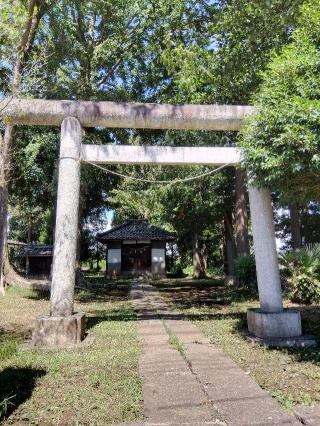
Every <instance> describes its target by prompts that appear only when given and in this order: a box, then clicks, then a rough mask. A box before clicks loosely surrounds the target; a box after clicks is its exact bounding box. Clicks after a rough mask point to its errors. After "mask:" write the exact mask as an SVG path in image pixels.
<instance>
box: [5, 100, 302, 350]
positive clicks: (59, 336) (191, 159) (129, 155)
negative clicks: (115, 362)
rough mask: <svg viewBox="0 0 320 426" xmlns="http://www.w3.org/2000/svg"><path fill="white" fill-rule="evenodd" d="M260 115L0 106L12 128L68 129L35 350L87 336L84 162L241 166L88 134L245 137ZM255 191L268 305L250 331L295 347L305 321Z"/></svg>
mask: <svg viewBox="0 0 320 426" xmlns="http://www.w3.org/2000/svg"><path fill="white" fill-rule="evenodd" d="M253 112H254V108H253V107H251V106H239V105H231V106H230V105H160V104H141V103H115V102H84V101H59V100H27V99H4V100H3V101H1V102H0V114H1V115H2V116H3V118H4V120H5V121H6V122H9V123H11V124H24V125H47V126H48V125H49V126H53V125H61V144H60V162H59V181H58V198H57V210H56V227H55V247H54V258H53V268H52V287H51V297H50V315H49V316H42V317H38V318H37V321H36V327H35V330H34V332H33V343H34V345H42V346H60V345H69V344H75V343H78V342H79V341H81V339H82V338H83V335H84V321H83V316H81V315H80V316H79V315H75V314H74V313H73V302H74V286H75V259H76V246H77V229H78V208H79V190H80V166H81V161H86V162H92V163H109V164H119V163H121V164H166V165H175V166H176V165H181V164H193V165H194V164H206V165H222V164H232V165H234V166H236V165H237V164H238V163H239V162H240V152H239V151H238V150H237V149H236V148H222V147H167V146H166V147H163V146H161V147H160V146H157V147H155V146H143V147H142V146H116V145H101V146H95V145H84V144H82V133H83V132H82V128H83V127H110V128H112V127H122V128H147V129H180V130H211V131H238V130H240V128H241V125H242V123H243V120H244V119H245V117H247V116H248V115H250V114H252V113H253ZM248 188H249V200H250V210H251V220H252V232H253V242H254V251H255V259H256V268H257V277H258V289H259V299H260V306H261V308H260V309H249V310H248V328H249V331H250V332H251V333H253V334H254V335H256V336H258V337H260V338H262V339H269V340H270V339H275V340H276V341H277V342H278V343H280V341H279V339H280V340H281V339H282V340H281V342H282V343H283V342H289V344H290V342H292V340H293V339H299V338H300V336H301V319H300V313H299V312H298V311H287V310H284V309H283V304H282V294H281V286H280V276H279V267H278V260H277V250H276V243H275V230H274V222H273V211H272V204H271V195H270V191H269V190H268V189H266V188H262V189H261V188H257V187H255V186H252V185H249V186H248ZM277 339H278V340H277ZM290 339H291V340H290Z"/></svg>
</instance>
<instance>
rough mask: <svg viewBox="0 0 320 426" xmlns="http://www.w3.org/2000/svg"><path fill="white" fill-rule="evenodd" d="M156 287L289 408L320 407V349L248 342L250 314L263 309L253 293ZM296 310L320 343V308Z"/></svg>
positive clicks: (196, 284)
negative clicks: (258, 307) (256, 309)
mask: <svg viewBox="0 0 320 426" xmlns="http://www.w3.org/2000/svg"><path fill="white" fill-rule="evenodd" d="M155 285H157V287H158V289H159V290H160V291H161V295H162V296H164V297H165V299H166V301H167V302H168V303H169V304H171V306H173V307H174V308H175V309H177V310H178V311H179V312H181V313H183V314H185V315H186V316H187V318H188V319H189V320H192V321H194V322H195V323H196V324H197V325H198V326H199V327H200V329H201V330H202V331H203V333H204V334H205V335H206V336H208V337H209V338H210V341H211V342H212V343H216V344H218V345H219V346H221V347H222V349H223V350H224V351H225V353H226V354H228V355H229V356H230V357H231V358H232V359H233V360H234V361H235V362H236V363H237V364H239V365H240V366H241V367H242V368H243V369H244V370H245V371H246V372H248V374H250V375H251V376H252V377H253V378H254V379H255V380H256V382H257V383H258V384H259V385H260V386H261V387H262V388H264V389H266V390H267V391H269V392H270V394H271V395H272V396H273V397H274V398H276V399H277V400H278V401H279V402H280V403H281V404H282V405H283V406H284V407H285V408H287V409H290V408H292V406H293V405H295V404H304V405H318V404H320V347H319V346H318V347H316V348H312V349H268V348H266V347H262V346H259V345H253V344H252V343H250V342H248V341H247V340H246V338H245V336H244V334H243V331H245V330H246V311H247V309H248V308H249V307H256V306H258V301H257V297H256V296H255V295H254V294H252V293H251V292H250V291H248V290H236V289H235V288H233V287H230V286H224V285H223V283H222V281H219V280H211V281H210V280H199V281H196V280H190V279H184V280H174V281H168V280H163V281H159V282H156V283H155ZM286 305H288V306H289V305H290V304H289V302H286ZM295 307H296V308H298V309H300V311H301V315H302V319H303V329H304V332H305V333H310V334H314V335H316V336H317V337H318V339H320V307H319V306H310V307H305V306H295Z"/></svg>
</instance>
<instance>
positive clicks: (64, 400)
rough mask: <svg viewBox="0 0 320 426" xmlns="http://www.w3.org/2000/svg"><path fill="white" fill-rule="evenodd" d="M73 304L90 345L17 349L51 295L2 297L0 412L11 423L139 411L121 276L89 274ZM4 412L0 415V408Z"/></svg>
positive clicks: (105, 418)
mask: <svg viewBox="0 0 320 426" xmlns="http://www.w3.org/2000/svg"><path fill="white" fill-rule="evenodd" d="M90 282H91V285H90V287H89V288H88V290H86V291H81V292H78V293H77V295H76V303H75V310H76V311H84V312H86V314H87V315H88V317H89V318H88V321H87V331H88V332H90V333H94V335H95V336H96V340H95V343H94V344H93V345H92V346H89V347H86V348H85V347H84V348H81V349H79V350H76V351H63V350H60V351H50V352H49V351H40V350H38V351H21V350H19V344H20V343H21V342H22V341H23V340H24V339H25V338H27V337H30V332H31V329H32V321H33V319H34V318H35V316H36V315H38V314H43V313H47V312H48V296H47V294H44V293H39V292H37V291H34V290H23V289H18V288H12V289H10V290H8V292H7V293H6V296H5V297H1V298H0V402H1V401H3V400H4V399H5V402H4V403H2V405H0V416H1V414H2V424H5V425H9V424H14V425H27V424H28V425H29V424H34V425H78V426H80V425H105V424H109V423H117V422H123V421H132V420H136V419H138V418H141V417H142V403H141V400H142V393H141V383H140V379H139V376H138V367H137V366H138V357H139V351H140V348H139V343H138V340H137V330H136V324H135V314H134V312H133V310H132V307H131V302H130V301H129V299H128V290H129V289H128V284H127V283H126V282H117V283H110V282H107V281H105V279H104V278H94V277H91V279H90ZM4 411H7V415H6V416H5V418H3V412H4Z"/></svg>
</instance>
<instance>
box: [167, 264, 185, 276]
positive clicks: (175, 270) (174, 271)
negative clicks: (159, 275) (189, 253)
mask: <svg viewBox="0 0 320 426" xmlns="http://www.w3.org/2000/svg"><path fill="white" fill-rule="evenodd" d="M169 275H170V276H171V277H172V278H182V277H184V273H183V268H182V265H181V262H180V261H179V260H177V261H176V262H175V263H174V264H173V265H172V266H171V268H170V269H169Z"/></svg>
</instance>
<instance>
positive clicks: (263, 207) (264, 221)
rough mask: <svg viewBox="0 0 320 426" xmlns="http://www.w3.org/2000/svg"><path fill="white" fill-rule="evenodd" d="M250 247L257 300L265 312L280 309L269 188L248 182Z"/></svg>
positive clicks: (278, 310)
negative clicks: (255, 273) (253, 262)
mask: <svg viewBox="0 0 320 426" xmlns="http://www.w3.org/2000/svg"><path fill="white" fill-rule="evenodd" d="M248 189H249V201H250V212H251V221H252V234H253V247H254V255H255V259H256V268H257V279H258V289H259V300H260V306H261V309H262V310H263V311H264V312H280V311H282V309H283V304H282V294H281V285H280V274H279V266H278V254H277V248H276V239H275V230H274V220H273V211H272V201H271V194H270V191H269V190H268V189H266V188H262V189H259V188H256V187H254V186H251V185H249V186H248Z"/></svg>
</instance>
